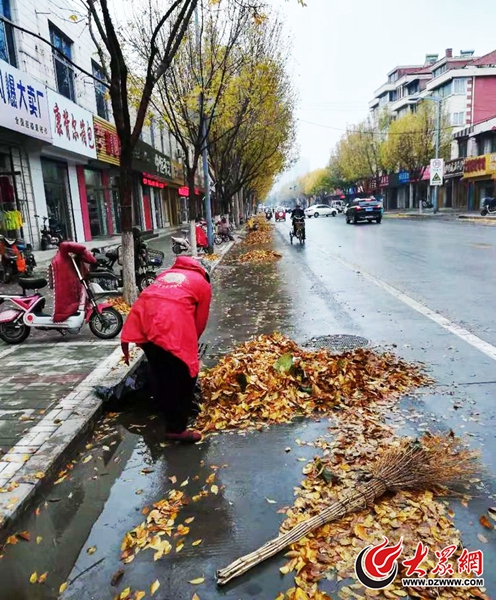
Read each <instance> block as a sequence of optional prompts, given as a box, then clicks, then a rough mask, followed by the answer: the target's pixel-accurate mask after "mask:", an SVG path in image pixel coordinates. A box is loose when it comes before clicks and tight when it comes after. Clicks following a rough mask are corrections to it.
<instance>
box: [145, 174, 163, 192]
mask: <svg viewBox="0 0 496 600" xmlns="http://www.w3.org/2000/svg"><path fill="white" fill-rule="evenodd" d="M142 181H143V185H147V186H148V187H155V188H159V189H161V190H162V189H164V187H166V185H167V182H165V181H162V179H159V178H158V177H154V176H153V175H149V174H148V173H143V179H142Z"/></svg>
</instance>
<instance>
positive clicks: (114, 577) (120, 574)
mask: <svg viewBox="0 0 496 600" xmlns="http://www.w3.org/2000/svg"><path fill="white" fill-rule="evenodd" d="M123 577H124V569H119V570H118V571H116V572H115V573H114V574H113V575H112V579H111V580H110V585H111V586H112V587H117V586H118V585H119V583H120V581H121V579H122V578H123Z"/></svg>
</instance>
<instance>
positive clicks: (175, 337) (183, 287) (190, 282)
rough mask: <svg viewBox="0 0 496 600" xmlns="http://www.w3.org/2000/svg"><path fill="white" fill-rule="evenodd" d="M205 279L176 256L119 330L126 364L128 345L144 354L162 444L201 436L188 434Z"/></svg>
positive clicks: (205, 309) (206, 296)
mask: <svg viewBox="0 0 496 600" xmlns="http://www.w3.org/2000/svg"><path fill="white" fill-rule="evenodd" d="M211 296H212V294H211V286H210V278H209V276H208V273H207V272H206V271H205V269H204V268H203V267H202V266H201V265H200V264H199V263H198V261H197V260H196V259H194V258H191V257H188V256H179V257H178V258H177V259H176V262H175V263H174V265H173V266H172V268H171V269H168V270H167V271H164V272H163V273H161V274H160V275H159V276H158V277H157V279H156V280H155V281H154V282H153V284H152V285H150V286H149V287H147V288H146V289H145V290H144V291H143V292H142V293H141V294H140V296H139V297H138V299H137V300H136V302H135V303H134V305H133V307H132V309H131V312H130V313H129V315H128V317H127V320H126V323H125V324H124V328H123V330H122V336H121V341H122V349H123V352H124V357H125V359H126V361H127V362H129V343H134V344H137V345H139V346H140V347H141V348H143V351H144V352H145V354H146V357H147V359H148V362H149V364H150V371H151V376H152V381H151V383H152V391H153V397H154V400H155V402H157V403H158V404H159V406H160V408H161V410H162V412H163V414H164V417H165V424H166V432H165V438H166V439H169V440H176V441H179V442H197V441H199V440H200V439H201V434H200V433H199V432H197V431H191V430H188V429H187V424H188V419H189V417H190V416H191V415H192V411H193V400H194V390H195V384H196V380H197V377H198V372H199V370H200V361H199V357H198V340H199V339H200V337H201V335H202V334H203V332H204V330H205V327H206V325H207V321H208V315H209V310H210V301H211Z"/></svg>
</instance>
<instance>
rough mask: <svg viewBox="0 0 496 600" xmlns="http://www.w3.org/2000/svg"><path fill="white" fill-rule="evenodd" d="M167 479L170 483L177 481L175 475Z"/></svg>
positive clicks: (173, 483)
mask: <svg viewBox="0 0 496 600" xmlns="http://www.w3.org/2000/svg"><path fill="white" fill-rule="evenodd" d="M169 481H170V482H171V483H172V485H175V484H176V483H177V477H176V476H175V475H173V476H172V477H169Z"/></svg>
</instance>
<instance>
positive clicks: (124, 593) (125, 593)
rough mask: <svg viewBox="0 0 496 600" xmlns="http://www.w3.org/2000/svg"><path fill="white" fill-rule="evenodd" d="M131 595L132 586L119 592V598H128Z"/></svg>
mask: <svg viewBox="0 0 496 600" xmlns="http://www.w3.org/2000/svg"><path fill="white" fill-rule="evenodd" d="M130 595H131V588H130V587H127V588H125V589H124V590H122V592H121V593H120V594H119V600H128V598H129V596H130Z"/></svg>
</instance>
